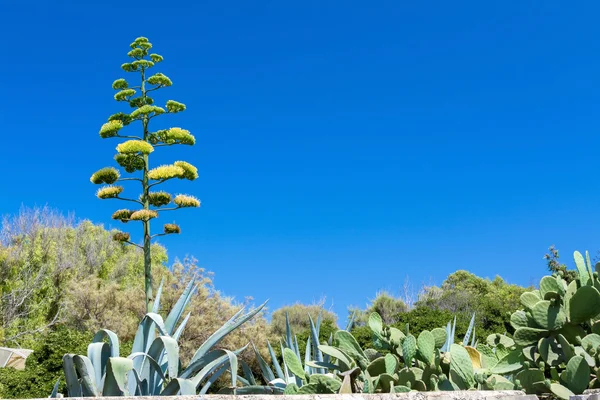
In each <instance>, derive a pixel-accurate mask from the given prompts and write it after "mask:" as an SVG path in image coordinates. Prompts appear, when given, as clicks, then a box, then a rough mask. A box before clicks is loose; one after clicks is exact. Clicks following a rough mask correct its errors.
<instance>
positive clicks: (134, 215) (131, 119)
mask: <svg viewBox="0 0 600 400" xmlns="http://www.w3.org/2000/svg"><path fill="white" fill-rule="evenodd" d="M130 47H131V50H130V51H129V52H128V53H127V55H128V56H129V57H130V58H131V59H132V60H133V61H131V62H128V63H125V64H123V65H121V68H122V69H123V70H124V71H125V72H130V73H136V74H139V85H136V86H130V84H129V83H128V82H127V81H126V80H125V79H122V78H121V79H117V80H116V81H114V82H113V84H112V88H113V89H114V90H116V91H117V92H116V94H115V95H114V98H115V100H116V101H119V102H126V103H128V104H129V106H130V107H131V108H133V111H132V112H130V113H123V112H119V113H116V114H113V115H111V116H110V117H108V121H107V122H106V123H105V124H104V125H102V127H101V128H100V137H101V138H103V139H109V138H119V139H128V140H127V141H125V142H122V143H119V144H118V145H117V148H116V150H117V154H116V156H115V161H116V162H117V164H119V166H120V167H121V168H122V169H123V170H124V171H125V172H127V173H136V174H137V175H136V176H135V177H126V178H122V177H121V172H120V171H119V170H117V169H116V168H114V167H106V168H102V169H100V170H99V171H96V172H95V173H94V174H93V175H92V177H91V178H90V180H91V182H92V183H94V184H97V185H101V184H102V185H104V186H102V187H101V188H100V189H99V190H98V192H97V194H96V195H97V196H98V198H99V199H118V200H124V201H128V202H130V203H135V204H136V205H137V209H119V210H117V211H115V212H114V213H113V215H112V218H113V219H115V220H118V221H121V222H123V223H127V222H129V221H140V222H141V223H142V225H143V245H142V246H140V245H137V244H135V243H134V242H132V241H131V238H130V235H129V234H128V233H125V232H115V233H114V234H113V238H114V240H116V241H118V242H122V243H127V244H131V245H133V246H137V247H140V248H141V249H142V250H143V253H144V284H145V285H144V287H145V292H146V299H145V304H146V311H150V310H151V309H152V304H153V302H154V298H153V295H152V289H153V284H152V272H153V271H152V255H151V250H152V247H151V241H152V239H154V238H156V237H158V236H163V235H170V234H178V233H180V228H179V226H178V225H176V224H170V223H169V224H165V225H164V226H163V231H162V232H161V233H156V234H154V235H152V234H151V231H150V220H152V219H155V218H158V216H159V213H162V212H164V211H172V210H177V209H180V208H185V207H199V206H200V202H199V201H198V200H197V199H196V198H195V197H192V196H188V195H182V194H180V195H177V196H175V197H174V196H173V195H171V194H170V193H167V192H165V191H156V188H155V187H156V186H158V185H161V184H163V183H164V182H166V181H168V180H171V179H175V178H177V179H188V180H194V179H196V178H197V177H198V170H197V169H196V167H194V166H193V165H191V164H189V163H187V162H185V161H175V162H174V163H173V164H169V165H161V166H158V167H155V168H152V169H151V168H150V162H149V159H150V154H151V153H152V152H154V150H155V149H156V148H158V147H164V146H173V145H188V146H189V145H194V144H195V142H196V139H195V138H194V136H193V135H192V134H190V132H189V131H187V130H185V129H181V128H168V129H158V130H155V131H151V130H150V122H151V121H152V120H154V119H155V118H156V117H158V116H160V115H162V114H176V113H180V112H183V111H185V109H186V107H185V105H184V104H182V103H179V102H177V101H174V100H168V101H167V102H166V105H165V107H164V108H163V107H159V106H156V105H154V99H153V98H152V97H150V94H151V93H152V92H154V91H157V90H160V89H163V88H166V87H169V86H171V85H172V84H173V83H172V81H171V79H169V78H168V77H167V76H165V75H163V74H162V73H160V72H157V73H155V74H150V70H151V69H152V68H153V67H154V66H155V65H156V64H158V63H159V62H162V61H163V57H162V56H160V55H158V54H156V53H150V49H152V44H151V43H150V42H149V41H148V39H146V38H144V37H139V38H137V39H135V41H134V42H133V43H131V45H130ZM138 93H139V94H138ZM136 94H138V95H137V96H136ZM152 95H154V93H152ZM136 122H139V123H140V124H141V129H139V131H140V134H139V135H135V134H131V133H128V134H123V133H122V131H123V129H124V128H125V127H126V126H128V125H131V124H133V123H136ZM124 181H135V182H138V183H140V185H141V194H140V195H139V198H127V197H123V196H122V193H123V190H124V188H123V187H122V186H116V185H114V184H115V183H121V182H124ZM171 203H173V204H174V206H171V207H166V206H168V205H169V204H171Z"/></svg>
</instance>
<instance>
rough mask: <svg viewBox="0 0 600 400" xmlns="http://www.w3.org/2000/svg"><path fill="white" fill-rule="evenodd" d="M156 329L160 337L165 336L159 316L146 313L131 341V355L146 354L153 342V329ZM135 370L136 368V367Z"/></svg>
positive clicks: (165, 331) (163, 324)
mask: <svg viewBox="0 0 600 400" xmlns="http://www.w3.org/2000/svg"><path fill="white" fill-rule="evenodd" d="M155 327H156V328H157V329H158V332H159V334H160V335H167V330H166V328H165V323H164V322H163V319H162V317H161V316H160V315H158V314H155V313H148V314H146V315H145V316H144V318H143V319H142V321H141V322H140V324H139V326H138V330H137V332H136V334H135V338H134V339H133V347H132V349H131V352H132V353H137V352H140V351H143V352H147V351H148V349H150V345H151V344H152V342H153V341H154V337H155V334H154V328H155ZM136 369H138V368H137V366H136Z"/></svg>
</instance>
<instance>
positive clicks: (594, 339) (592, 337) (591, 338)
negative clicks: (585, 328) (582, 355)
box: [581, 333, 600, 350]
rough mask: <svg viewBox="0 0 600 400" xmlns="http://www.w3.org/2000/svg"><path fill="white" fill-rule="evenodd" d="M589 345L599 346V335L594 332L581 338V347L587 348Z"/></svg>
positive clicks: (595, 347)
mask: <svg viewBox="0 0 600 400" xmlns="http://www.w3.org/2000/svg"><path fill="white" fill-rule="evenodd" d="M590 346H591V347H593V348H594V349H597V348H598V346H600V335H598V334H596V333H590V334H589V335H586V336H585V337H584V338H583V339H581V347H583V348H584V349H585V350H587V349H588V347H590Z"/></svg>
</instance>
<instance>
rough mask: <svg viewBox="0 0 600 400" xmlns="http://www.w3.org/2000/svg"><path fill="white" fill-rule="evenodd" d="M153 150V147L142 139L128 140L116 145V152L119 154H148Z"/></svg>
mask: <svg viewBox="0 0 600 400" xmlns="http://www.w3.org/2000/svg"><path fill="white" fill-rule="evenodd" d="M153 151H154V147H153V146H152V145H151V144H150V143H148V142H146V141H144V140H128V141H126V142H123V143H119V145H118V146H117V152H119V153H121V154H138V153H142V154H150V153H152V152H153Z"/></svg>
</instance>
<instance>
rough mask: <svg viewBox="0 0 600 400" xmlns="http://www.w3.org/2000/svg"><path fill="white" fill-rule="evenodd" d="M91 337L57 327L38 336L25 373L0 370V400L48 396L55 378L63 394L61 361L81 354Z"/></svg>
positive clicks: (10, 369) (5, 369)
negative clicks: (72, 355)
mask: <svg viewBox="0 0 600 400" xmlns="http://www.w3.org/2000/svg"><path fill="white" fill-rule="evenodd" d="M92 336H93V334H91V333H82V332H79V331H76V330H73V329H67V328H65V327H57V328H55V329H53V330H49V331H47V332H46V333H44V334H42V335H40V338H39V340H37V341H36V343H37V345H36V346H34V348H33V351H34V352H33V353H32V354H31V355H30V356H29V357H28V358H27V362H26V364H25V370H23V371H18V370H16V369H13V368H0V382H1V383H0V398H5V399H22V398H43V397H48V396H49V395H50V393H51V392H52V388H53V387H54V384H55V383H56V381H57V379H59V378H60V379H61V391H62V392H66V388H65V382H64V381H65V380H64V377H63V372H62V358H63V356H64V355H65V354H67V353H76V354H85V353H86V352H87V345H88V343H89V342H90V341H91V339H92Z"/></svg>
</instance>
